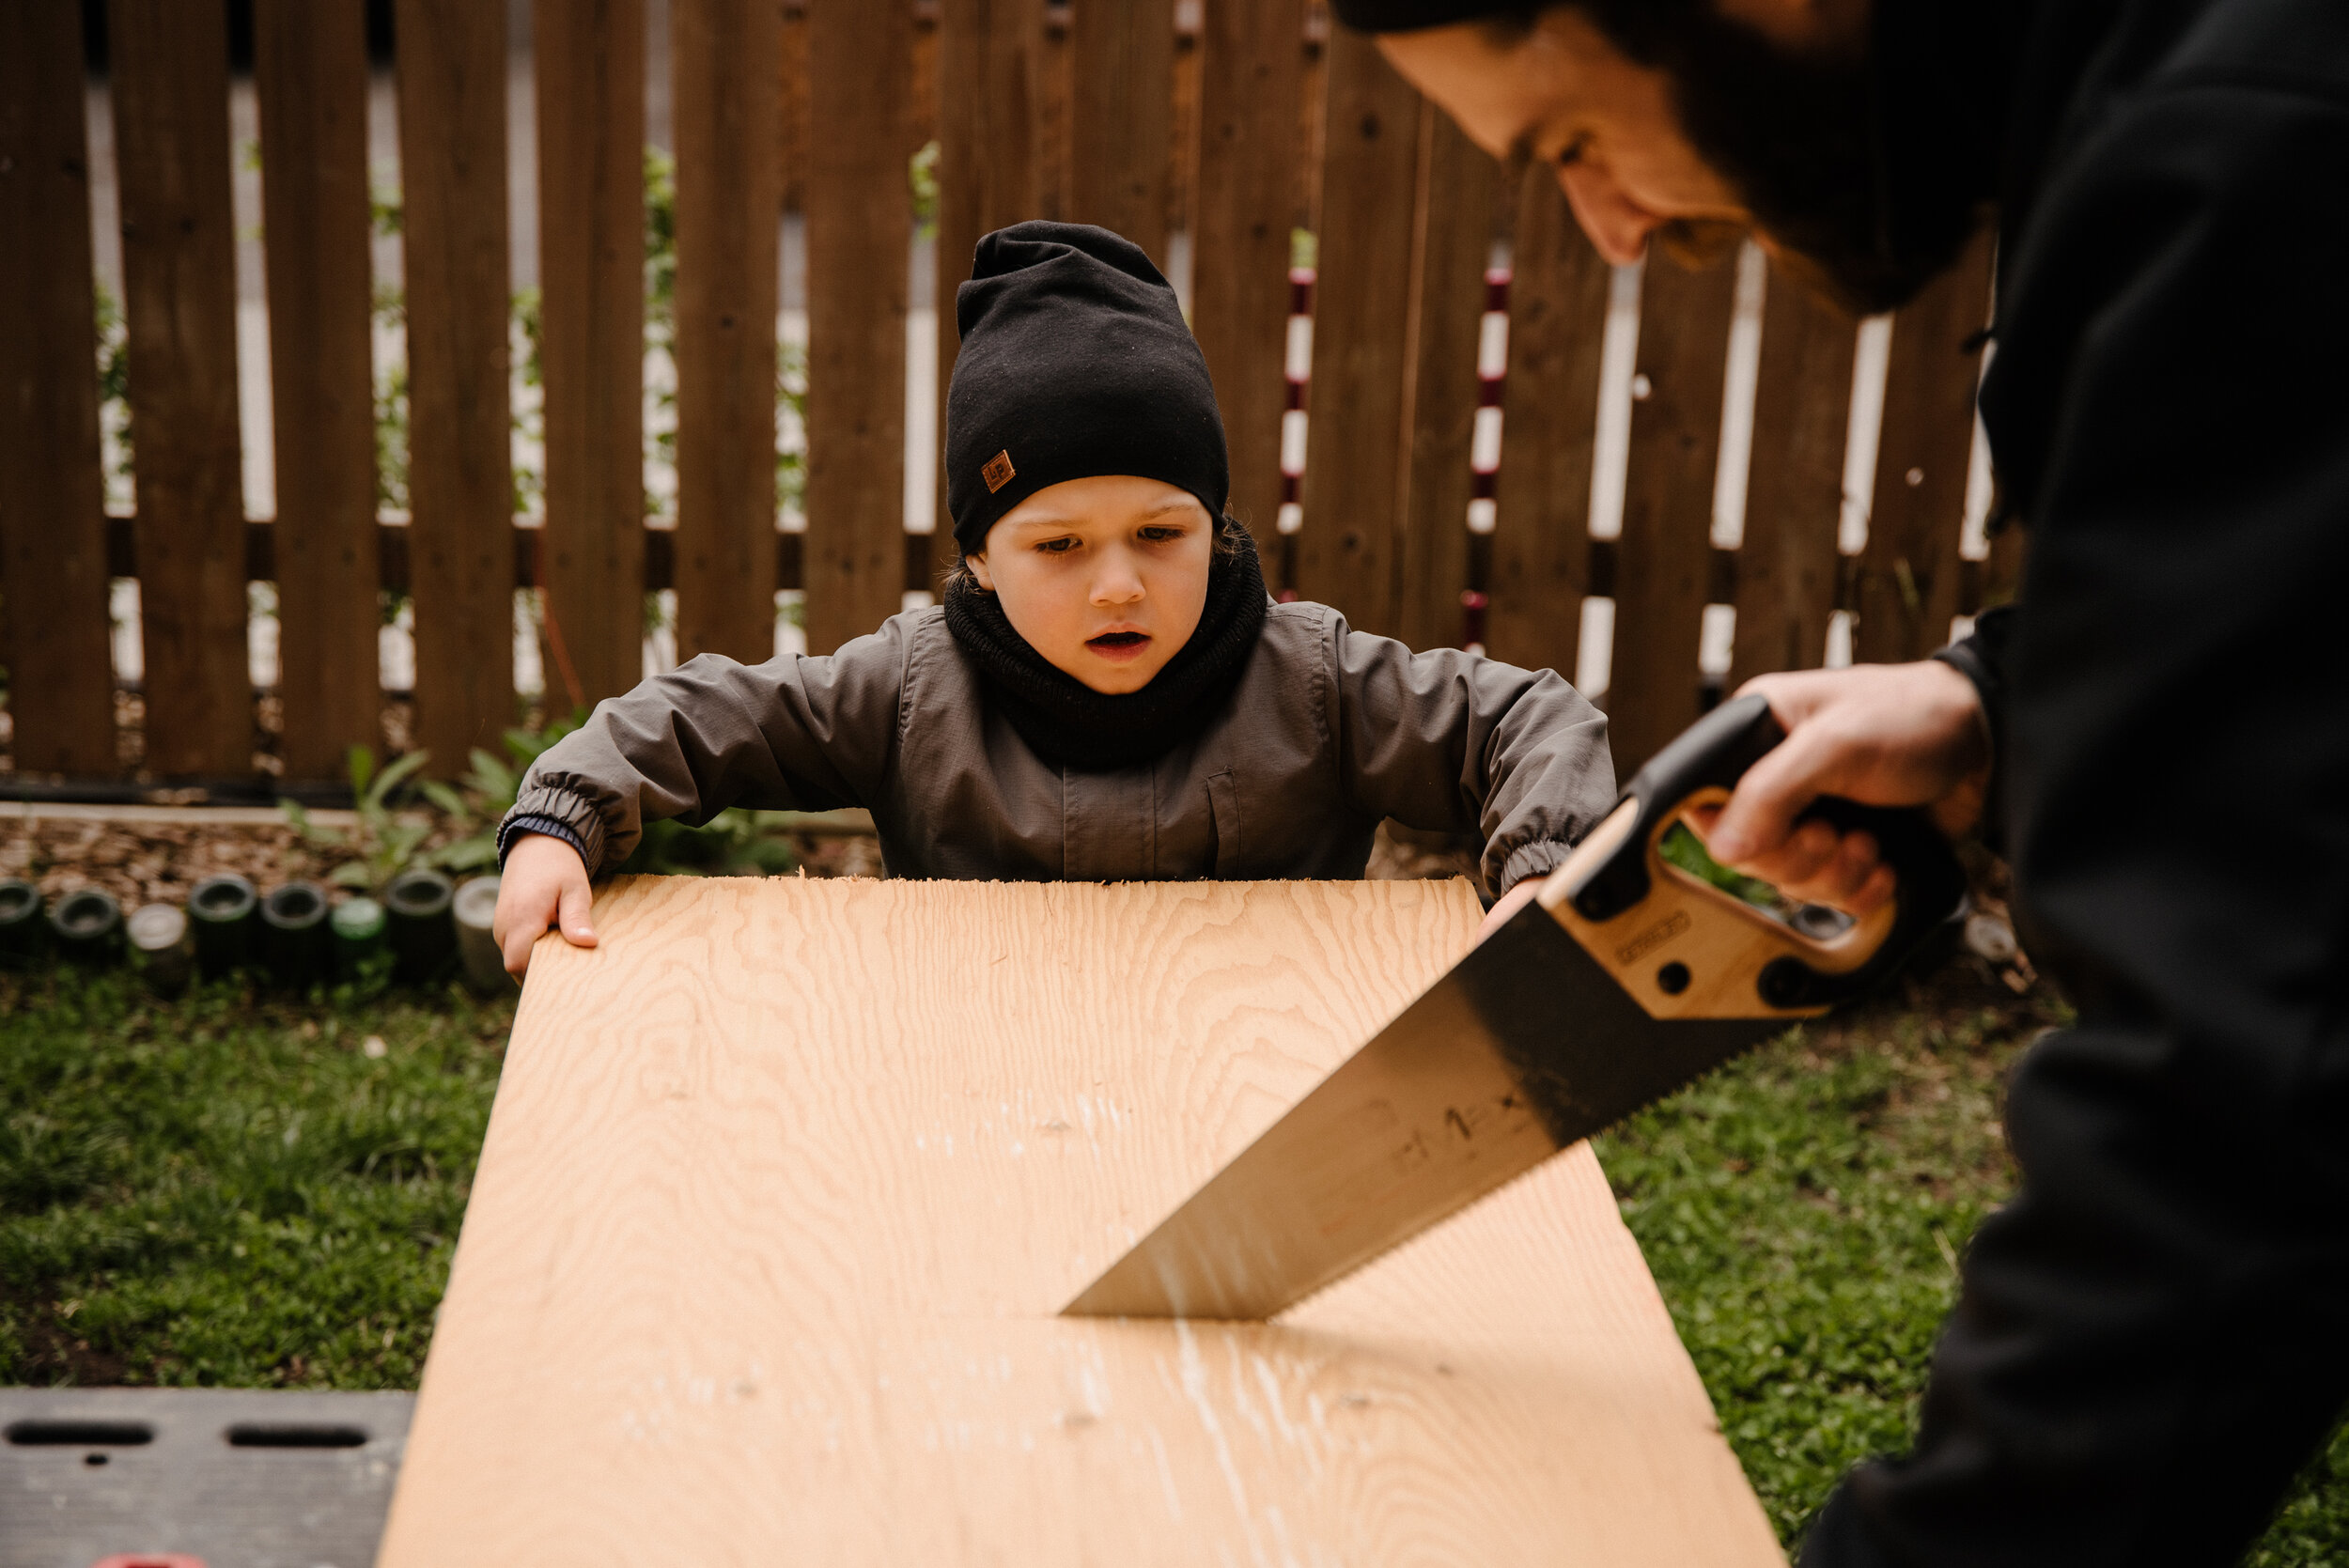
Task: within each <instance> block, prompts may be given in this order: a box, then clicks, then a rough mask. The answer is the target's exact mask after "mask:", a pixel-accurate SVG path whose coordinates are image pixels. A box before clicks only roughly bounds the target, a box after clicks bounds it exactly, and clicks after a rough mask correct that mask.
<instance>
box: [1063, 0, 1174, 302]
mask: <svg viewBox="0 0 2349 1568" xmlns="http://www.w3.org/2000/svg"><path fill="white" fill-rule="evenodd" d="M1068 46H1069V52H1070V67H1071V70H1072V72H1073V80H1072V83H1071V85H1072V86H1073V88H1074V101H1072V102H1071V103H1070V105H1069V110H1070V127H1069V130H1070V136H1069V215H1070V216H1071V217H1072V218H1074V219H1075V220H1076V221H1077V222H1079V223H1081V224H1099V225H1101V226H1103V227H1104V228H1110V229H1114V230H1116V231H1117V232H1118V233H1120V234H1122V235H1124V236H1125V237H1126V238H1127V239H1128V240H1131V241H1133V242H1134V243H1135V244H1137V245H1140V246H1141V247H1142V248H1143V250H1145V251H1147V252H1149V253H1150V258H1151V259H1152V260H1153V261H1156V262H1157V263H1158V264H1159V266H1160V267H1164V266H1165V265H1166V212H1167V207H1166V192H1167V175H1168V169H1169V161H1168V157H1167V154H1168V151H1169V149H1170V147H1171V146H1172V136H1173V128H1174V122H1175V0H1091V3H1090V4H1084V5H1079V6H1078V7H1077V8H1075V10H1074V12H1073V13H1072V17H1071V24H1070V27H1069V39H1068Z"/></svg>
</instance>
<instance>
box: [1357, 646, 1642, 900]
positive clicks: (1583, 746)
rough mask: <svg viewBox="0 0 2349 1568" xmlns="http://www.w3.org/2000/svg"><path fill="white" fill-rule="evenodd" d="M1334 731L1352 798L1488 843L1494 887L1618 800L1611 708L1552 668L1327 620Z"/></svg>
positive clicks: (1485, 865) (1576, 835)
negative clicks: (1415, 643) (1405, 640)
mask: <svg viewBox="0 0 2349 1568" xmlns="http://www.w3.org/2000/svg"><path fill="white" fill-rule="evenodd" d="M1330 628H1331V638H1332V642H1333V644H1334V646H1333V650H1332V661H1333V667H1334V670H1335V692H1334V695H1335V699H1336V701H1335V705H1334V706H1335V713H1334V718H1333V729H1334V737H1335V739H1336V741H1337V747H1338V766H1339V767H1340V768H1343V769H1344V770H1345V781H1346V794H1347V796H1348V798H1349V799H1351V800H1353V801H1354V803H1355V804H1356V805H1358V806H1359V807H1361V809H1362V810H1363V811H1364V812H1366V813H1368V814H1370V815H1377V816H1392V817H1393V818H1394V819H1395V820H1396V821H1398V822H1400V823H1403V824H1404V825H1405V826H1406V827H1411V828H1421V829H1425V830H1429V831H1453V832H1475V833H1480V834H1482V835H1483V837H1484V839H1485V854H1484V859H1483V862H1482V869H1483V872H1484V875H1485V885H1486V887H1487V888H1489V889H1490V890H1491V891H1492V893H1494V895H1495V896H1499V895H1500V894H1501V893H1506V892H1508V890H1509V889H1510V888H1511V887H1512V886H1514V885H1515V884H1517V882H1520V881H1522V880H1524V879H1525V878H1526V877H1532V876H1537V875H1540V874H1542V873H1544V872H1547V871H1549V870H1551V869H1553V868H1554V867H1556V866H1557V864H1558V863H1559V862H1561V861H1563V860H1564V859H1565V858H1566V851H1567V849H1568V847H1569V846H1572V845H1573V844H1574V843H1575V842H1576V841H1577V840H1579V839H1580V838H1581V837H1582V835H1583V834H1584V833H1587V832H1589V831H1591V829H1592V827H1593V826H1594V825H1595V824H1596V823H1597V821H1598V819H1599V818H1600V817H1602V816H1604V815H1606V814H1607V811H1608V808H1610V806H1612V805H1613V804H1614V803H1615V767H1614V762H1613V760H1612V759H1611V758H1610V756H1609V755H1608V752H1607V716H1606V715H1605V714H1603V713H1601V712H1599V710H1598V709H1597V708H1595V707H1593V706H1591V705H1590V704H1589V703H1588V702H1586V701H1585V700H1583V697H1582V694H1581V693H1580V692H1579V691H1576V690H1575V689H1574V688H1573V687H1571V686H1569V685H1567V684H1566V683H1565V681H1563V679H1561V678H1559V676H1558V675H1556V674H1554V673H1552V672H1550V671H1548V670H1520V669H1518V668H1517V667H1516V666H1515V665H1512V664H1501V663H1496V662H1494V661H1493V660H1489V659H1482V658H1478V657H1477V656H1475V655H1473V654H1468V653H1462V652H1460V651H1459V650H1457V649H1454V648H1439V649H1437V650H1435V651H1433V652H1430V653H1418V654H1415V653H1413V652H1412V651H1411V650H1410V649H1409V648H1408V647H1407V646H1406V645H1404V644H1401V643H1398V642H1395V641H1394V640H1392V638H1387V637H1374V636H1371V635H1370V634H1368V633H1366V632H1360V631H1355V630H1353V629H1350V628H1348V627H1347V626H1346V620H1345V618H1344V617H1343V616H1340V615H1337V614H1336V613H1331V616H1330Z"/></svg>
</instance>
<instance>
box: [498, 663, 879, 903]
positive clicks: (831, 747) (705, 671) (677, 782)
mask: <svg viewBox="0 0 2349 1568" xmlns="http://www.w3.org/2000/svg"><path fill="white" fill-rule="evenodd" d="M905 620H906V617H904V616H898V617H894V618H893V619H891V620H890V621H888V622H887V623H886V624H884V625H883V626H882V627H881V629H879V631H878V632H876V633H874V634H873V635H871V636H869V637H860V638H857V639H856V640H855V641H853V642H850V643H848V644H846V645H845V646H843V647H842V648H841V649H840V651H839V652H837V653H835V654H832V655H831V656H830V657H828V658H809V657H807V656H805V655H802V654H788V655H786V656H784V657H783V658H780V659H773V660H768V661H767V662H766V663H764V664H738V663H736V662H735V661H734V660H731V659H723V658H720V657H719V656H717V655H715V654H703V655H701V656H700V657H699V658H697V659H694V660H690V661H688V662H687V663H685V664H683V665H680V666H679V667H678V668H677V669H676V670H674V671H672V672H670V673H669V674H667V675H656V676H654V677H653V678H652V679H650V680H648V681H646V682H645V683H644V684H643V685H641V686H639V687H637V688H636V689H635V690H634V691H630V693H628V695H626V696H624V697H614V698H611V699H609V700H607V701H605V702H601V703H599V704H597V705H596V710H595V712H594V713H593V714H591V715H590V716H589V717H588V720H587V722H586V723H585V725H583V727H582V728H580V729H579V730H577V731H575V732H573V733H572V734H570V735H568V736H565V737H563V738H562V739H561V740H559V741H557V742H555V744H554V745H552V746H551V747H549V748H548V749H547V751H546V752H545V753H544V754H542V755H541V756H540V757H539V758H538V760H537V762H536V763H534V764H533V765H532V766H531V768H530V771H529V773H528V774H527V775H526V776H525V777H524V778H523V780H522V786H521V791H520V792H519V794H518V795H517V797H516V799H515V801H514V809H513V810H512V811H510V812H508V813H507V814H506V826H505V828H504V829H503V830H501V831H500V834H499V840H500V845H499V846H500V849H501V851H503V850H504V849H505V848H506V846H507V845H508V843H509V842H510V840H511V838H512V837H513V836H514V835H515V834H516V833H517V832H522V831H551V830H550V829H548V828H546V827H544V826H542V825H541V824H544V823H547V822H549V821H552V823H556V824H560V825H562V826H563V827H565V828H568V830H569V832H568V833H562V832H557V833H556V834H555V836H557V837H562V838H565V839H567V840H573V841H574V842H573V847H575V848H577V849H579V850H580V858H581V859H583V860H584V861H585V862H587V869H588V872H589V874H590V875H598V876H599V875H601V874H602V873H604V872H607V871H609V870H611V869H612V868H613V867H614V866H615V865H617V864H619V863H620V862H622V861H624V860H626V859H627V858H628V855H629V851H630V850H631V849H633V848H635V847H636V841H637V839H638V838H639V837H640V836H641V835H642V833H643V831H644V825H645V824H646V822H653V821H659V820H661V818H664V817H672V816H676V817H683V818H684V819H686V820H687V821H689V822H692V823H693V824H695V825H697V826H698V825H699V824H701V823H704V822H707V821H708V820H709V819H710V818H711V817H713V816H715V815H717V814H718V813H720V812H722V811H723V810H725V809H726V808H727V807H729V806H748V807H752V808H754V809H756V810H763V811H834V810H838V809H839V808H841V807H844V806H859V805H865V804H867V803H869V802H870V801H871V800H872V799H873V798H874V796H875V794H876V793H877V791H878V790H879V787H880V783H881V779H882V777H883V774H884V772H885V771H886V769H887V768H888V766H889V760H890V755H891V752H892V750H893V748H894V744H895V739H896V733H897V717H898V706H899V704H898V699H899V695H900V693H901V692H902V691H903V689H904V684H905V664H906V650H907V644H908V637H907V628H906V626H905V625H904V622H905ZM526 818H527V819H531V820H529V821H527V822H526V821H525V819H526Z"/></svg>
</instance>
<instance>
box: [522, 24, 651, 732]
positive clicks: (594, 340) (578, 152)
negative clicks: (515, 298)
mask: <svg viewBox="0 0 2349 1568" xmlns="http://www.w3.org/2000/svg"><path fill="white" fill-rule="evenodd" d="M531 26H532V49H533V56H532V57H533V61H534V67H535V70H536V83H537V95H538V262H539V264H538V272H539V277H540V279H541V282H540V293H541V306H540V311H541V316H540V319H541V323H542V328H543V343H542V347H541V349H540V356H541V364H542V365H544V368H545V373H546V474H547V521H546V530H545V533H544V534H543V536H541V538H540V541H539V542H540V545H541V548H542V549H543V550H544V551H545V560H544V564H543V567H542V571H541V575H540V581H541V582H543V583H544V585H545V588H546V610H547V620H548V624H549V628H550V630H549V638H548V640H549V644H550V645H551V647H552V650H553V652H554V654H555V658H554V660H553V663H554V665H555V667H554V668H553V669H551V670H549V671H548V675H547V688H548V693H549V695H550V697H552V698H555V699H557V700H559V701H560V702H561V703H563V704H564V705H565V706H572V705H581V704H583V705H593V704H595V703H597V702H599V701H601V700H602V699H603V698H605V697H611V696H617V695H618V694H619V693H620V692H623V691H627V690H628V689H629V688H630V687H632V686H634V685H635V684H636V682H637V680H638V679H639V678H640V677H641V676H642V675H643V673H644V661H643V654H642V652H641V649H642V645H643V641H644V624H645V576H644V573H645V541H644V526H645V467H644V463H645V458H644V443H645V411H644V386H645V379H644V377H645V372H644V357H645V175H644V157H645V153H644V147H645V6H644V0H537V7H536V8H535V9H534V10H533V12H532V22H531ZM574 685H576V690H574V689H573V688H574Z"/></svg>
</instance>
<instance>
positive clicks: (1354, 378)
mask: <svg viewBox="0 0 2349 1568" xmlns="http://www.w3.org/2000/svg"><path fill="white" fill-rule="evenodd" d="M1329 70H1330V78H1329V93H1330V98H1329V115H1330V118H1329V134H1328V138H1327V141H1326V142H1325V144H1324V150H1323V154H1322V164H1321V230H1320V238H1319V247H1318V248H1319V253H1320V275H1319V277H1318V278H1317V279H1316V280H1315V284H1314V365H1313V394H1312V396H1313V401H1314V404H1315V406H1316V407H1318V408H1320V409H1324V410H1327V411H1328V412H1327V414H1326V415H1325V417H1322V418H1320V419H1316V420H1315V421H1314V424H1313V444H1312V448H1311V451H1310V453H1309V455H1308V458H1307V461H1306V464H1305V488H1304V498H1303V499H1304V509H1305V519H1304V528H1303V531H1302V532H1301V533H1299V536H1298V540H1297V547H1298V548H1297V589H1298V592H1299V593H1300V594H1302V595H1304V597H1306V598H1311V599H1318V600H1320V601H1321V602H1322V603H1324V604H1329V605H1332V606H1334V607H1335V608H1336V609H1337V610H1338V611H1339V613H1342V614H1344V615H1345V616H1346V619H1347V620H1348V621H1349V622H1351V623H1352V624H1353V625H1354V626H1355V627H1356V628H1358V629H1361V630H1363V631H1369V632H1375V633H1377V634H1378V635H1379V636H1382V637H1391V636H1392V635H1394V633H1395V632H1396V631H1397V630H1398V629H1399V626H1398V622H1399V620H1400V616H1399V615H1398V614H1397V612H1396V603H1395V600H1396V588H1397V585H1398V575H1399V568H1400V565H1401V563H1400V561H1399V559H1398V557H1399V555H1400V553H1401V551H1402V545H1403V529H1404V506H1405V502H1406V499H1407V498H1408V495H1409V485H1410V458H1411V447H1410V442H1409V441H1408V436H1407V433H1406V432H1407V429H1408V424H1409V421H1410V418H1411V382H1412V379H1413V377H1412V372H1413V370H1414V368H1415V366H1414V365H1413V363H1412V361H1413V357H1414V350H1415V349H1416V347H1417V345H1416V343H1415V335H1416V334H1415V333H1414V330H1413V328H1414V322H1413V319H1412V308H1411V307H1412V304H1413V303H1414V302H1413V299H1412V292H1413V289H1412V285H1413V282H1414V279H1413V275H1412V274H1413V266H1412V264H1413V262H1414V261H1415V260H1416V259H1417V257H1416V256H1415V255H1414V249H1415V247H1414V245H1413V243H1412V241H1413V237H1414V229H1415V227H1416V224H1415V222H1414V220H1415V219H1416V217H1417V216H1418V208H1419V205H1420V198H1421V197H1422V196H1423V191H1422V189H1421V185H1420V179H1419V177H1420V172H1421V170H1420V163H1421V160H1420V152H1421V146H1420V129H1421V126H1420V122H1421V119H1422V117H1423V115H1425V114H1426V113H1428V111H1427V108H1426V106H1425V105H1424V104H1423V102H1422V101H1421V100H1420V96H1419V94H1418V92H1416V91H1415V90H1414V89H1413V88H1412V86H1411V85H1410V84H1409V83H1408V82H1406V81H1404V80H1403V78H1402V77H1401V76H1399V75H1397V74H1396V73H1395V70H1394V68H1393V67H1392V66H1390V65H1388V64H1387V62H1386V60H1385V59H1384V58H1383V57H1382V56H1381V55H1380V54H1379V53H1378V49H1377V45H1376V44H1375V43H1373V42H1372V41H1371V39H1370V37H1369V35H1367V34H1363V33H1358V32H1355V31H1354V30H1352V29H1351V28H1340V29H1338V30H1337V32H1336V34H1335V35H1334V36H1333V37H1332V38H1331V39H1330V65H1329ZM1398 218H1400V219H1402V220H1403V221H1402V222H1400V223H1398V222H1397V219H1398Z"/></svg>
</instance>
